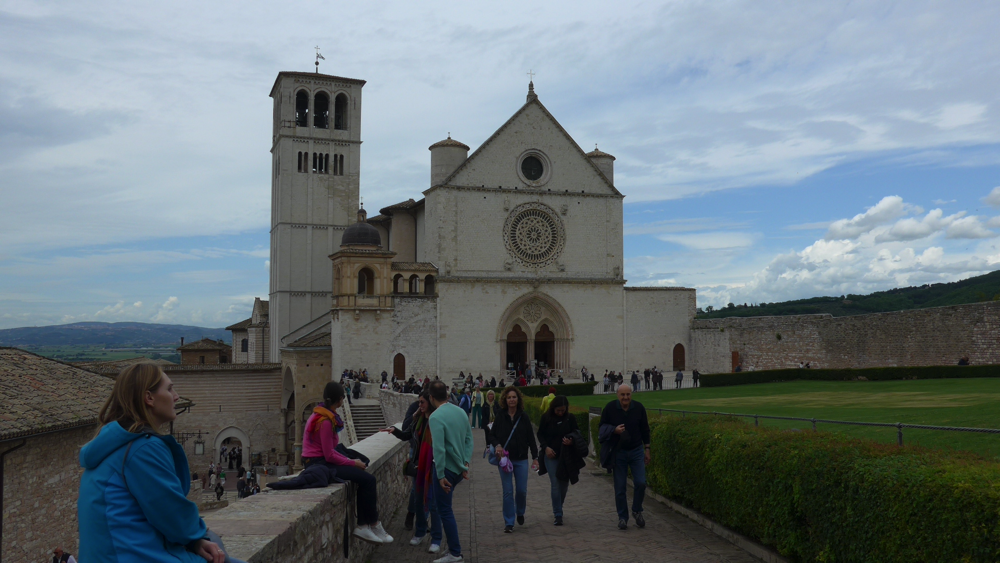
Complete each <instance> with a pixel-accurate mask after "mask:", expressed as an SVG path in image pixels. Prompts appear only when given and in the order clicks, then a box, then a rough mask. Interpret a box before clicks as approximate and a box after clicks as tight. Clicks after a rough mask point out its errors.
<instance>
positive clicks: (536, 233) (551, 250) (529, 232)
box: [504, 203, 564, 266]
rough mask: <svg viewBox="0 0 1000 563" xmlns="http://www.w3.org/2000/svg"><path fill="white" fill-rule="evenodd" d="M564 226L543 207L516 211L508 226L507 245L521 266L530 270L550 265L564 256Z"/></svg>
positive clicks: (527, 206) (528, 205)
mask: <svg viewBox="0 0 1000 563" xmlns="http://www.w3.org/2000/svg"><path fill="white" fill-rule="evenodd" d="M563 239H564V231H563V226H562V222H561V221H559V219H558V218H556V214H555V212H554V211H552V209H551V208H549V207H548V206H546V205H543V204H541V203H526V204H524V205H520V206H518V207H516V208H515V209H514V210H513V211H512V212H511V214H510V216H508V217H507V223H506V225H504V243H505V245H506V246H507V250H508V252H510V253H511V254H512V255H513V256H514V257H515V258H516V259H517V260H518V261H519V262H521V263H522V264H525V265H527V266H544V265H547V264H550V263H551V262H552V261H553V260H555V259H556V257H558V256H559V254H560V253H561V252H562V249H563V244H564V240H563Z"/></svg>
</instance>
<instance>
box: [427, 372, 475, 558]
mask: <svg viewBox="0 0 1000 563" xmlns="http://www.w3.org/2000/svg"><path fill="white" fill-rule="evenodd" d="M430 400H431V405H433V406H434V408H435V410H434V413H433V414H432V415H431V416H430V418H429V419H428V421H429V424H430V428H431V443H432V446H433V451H434V454H433V455H434V464H433V466H432V469H431V471H432V473H433V477H434V484H433V487H434V492H433V496H434V501H435V503H436V506H437V511H438V517H439V518H441V527H442V528H443V529H444V535H445V536H447V538H448V553H447V554H445V556H444V557H441V558H440V559H436V560H435V561H434V563H460V562H462V561H465V558H464V557H462V545H461V543H460V541H459V538H458V522H457V521H456V520H455V512H454V511H453V510H452V506H451V501H452V495H453V494H454V493H455V487H457V486H458V484H459V483H461V482H462V479H468V478H469V464H470V463H471V462H472V447H473V445H472V444H473V442H472V427H471V426H470V425H469V419H468V418H467V417H466V415H465V411H463V410H462V409H460V408H458V407H457V406H455V405H453V404H450V403H449V402H448V388H447V387H446V386H445V384H444V383H442V382H440V381H435V382H434V383H431V386H430Z"/></svg>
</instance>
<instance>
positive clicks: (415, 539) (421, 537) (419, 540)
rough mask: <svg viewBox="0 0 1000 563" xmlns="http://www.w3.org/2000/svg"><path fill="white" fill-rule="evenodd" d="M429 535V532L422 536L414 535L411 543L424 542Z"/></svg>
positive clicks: (418, 543)
mask: <svg viewBox="0 0 1000 563" xmlns="http://www.w3.org/2000/svg"><path fill="white" fill-rule="evenodd" d="M427 536H428V534H424V535H422V536H413V539H411V540H410V545H420V544H422V543H423V542H424V538H426V537H427Z"/></svg>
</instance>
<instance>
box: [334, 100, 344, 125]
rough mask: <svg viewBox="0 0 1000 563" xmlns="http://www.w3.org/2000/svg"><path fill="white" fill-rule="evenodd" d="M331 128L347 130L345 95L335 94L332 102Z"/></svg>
mask: <svg viewBox="0 0 1000 563" xmlns="http://www.w3.org/2000/svg"><path fill="white" fill-rule="evenodd" d="M333 128H334V129H347V95H346V94H337V97H336V98H335V99H334V101H333Z"/></svg>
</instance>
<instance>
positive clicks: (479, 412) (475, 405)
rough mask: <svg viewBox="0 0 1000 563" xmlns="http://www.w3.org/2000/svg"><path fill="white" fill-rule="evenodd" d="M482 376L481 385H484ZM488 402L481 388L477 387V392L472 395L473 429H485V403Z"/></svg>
mask: <svg viewBox="0 0 1000 563" xmlns="http://www.w3.org/2000/svg"><path fill="white" fill-rule="evenodd" d="M482 382H483V379H482V376H480V377H479V383H482ZM485 400H486V398H485V397H483V392H482V391H481V390H480V387H476V390H475V391H473V393H472V427H473V428H483V427H484V426H485V425H484V424H483V402H484V401H485Z"/></svg>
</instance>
